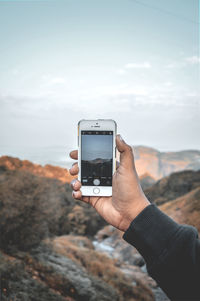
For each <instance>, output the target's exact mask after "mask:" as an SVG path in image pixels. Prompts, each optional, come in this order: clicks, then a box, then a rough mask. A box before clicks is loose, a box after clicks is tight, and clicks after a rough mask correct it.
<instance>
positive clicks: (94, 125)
mask: <svg viewBox="0 0 200 301" xmlns="http://www.w3.org/2000/svg"><path fill="white" fill-rule="evenodd" d="M95 129H96V130H98V131H103V130H105V131H113V168H112V175H113V174H114V172H115V170H116V133H117V124H116V122H115V121H114V120H112V119H96V120H80V121H79V123H78V166H79V173H78V180H79V181H81V131H84V130H85V131H88V130H95ZM95 188H99V190H100V191H99V193H94V189H95ZM81 192H82V195H84V196H111V195H112V186H100V185H99V186H85V185H84V186H82V187H81Z"/></svg>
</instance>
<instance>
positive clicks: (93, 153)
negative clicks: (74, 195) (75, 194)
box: [81, 131, 113, 186]
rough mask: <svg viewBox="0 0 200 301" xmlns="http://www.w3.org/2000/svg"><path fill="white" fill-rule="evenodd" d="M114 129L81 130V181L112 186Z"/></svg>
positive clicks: (93, 184) (83, 183)
mask: <svg viewBox="0 0 200 301" xmlns="http://www.w3.org/2000/svg"><path fill="white" fill-rule="evenodd" d="M112 169H113V131H81V183H82V185H85V186H112Z"/></svg>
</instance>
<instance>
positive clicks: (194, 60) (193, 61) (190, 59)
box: [185, 55, 200, 65]
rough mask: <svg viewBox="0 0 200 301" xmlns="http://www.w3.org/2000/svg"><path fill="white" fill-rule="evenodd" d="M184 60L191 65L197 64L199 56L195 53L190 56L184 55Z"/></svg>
mask: <svg viewBox="0 0 200 301" xmlns="http://www.w3.org/2000/svg"><path fill="white" fill-rule="evenodd" d="M185 61H186V62H187V63H190V64H192V65H194V64H199V63H200V58H199V57H198V56H197V55H194V56H191V57H186V58H185Z"/></svg>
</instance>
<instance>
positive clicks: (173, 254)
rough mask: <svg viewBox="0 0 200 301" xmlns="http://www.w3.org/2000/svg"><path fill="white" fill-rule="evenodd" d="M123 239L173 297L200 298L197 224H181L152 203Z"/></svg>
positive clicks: (199, 254) (181, 299) (151, 274)
mask: <svg viewBox="0 0 200 301" xmlns="http://www.w3.org/2000/svg"><path fill="white" fill-rule="evenodd" d="M123 239H124V240H126V241H127V242H128V243H130V244H131V245H133V246H134V247H135V248H136V249H137V250H138V251H139V252H140V254H141V255H142V256H143V257H144V260H145V262H146V265H147V271H148V273H149V274H150V276H151V277H152V278H154V279H155V280H156V282H157V283H158V285H159V286H160V287H161V288H162V289H163V291H164V292H165V293H166V295H167V296H168V297H169V298H170V299H171V300H179V301H183V300H185V301H197V300H198V301H199V300H200V240H199V239H198V232H197V230H196V229H195V228H194V227H192V226H186V225H179V224H177V223H176V222H175V221H173V220H172V219H171V218H170V217H168V216H167V215H166V214H164V213H163V212H162V211H161V210H159V209H158V208H157V207H156V206H155V205H149V206H147V207H146V208H145V209H144V210H143V211H142V212H141V213H140V214H139V215H138V216H137V217H136V218H135V219H134V220H133V221H132V222H131V224H130V226H129V228H128V229H127V230H126V232H125V233H124V235H123Z"/></svg>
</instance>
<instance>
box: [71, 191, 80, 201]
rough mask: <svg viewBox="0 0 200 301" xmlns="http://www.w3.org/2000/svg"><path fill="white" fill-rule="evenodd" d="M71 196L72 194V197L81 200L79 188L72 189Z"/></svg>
mask: <svg viewBox="0 0 200 301" xmlns="http://www.w3.org/2000/svg"><path fill="white" fill-rule="evenodd" d="M72 196H73V198H74V199H76V200H81V199H82V193H81V191H80V190H78V191H74V190H73V191H72Z"/></svg>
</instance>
